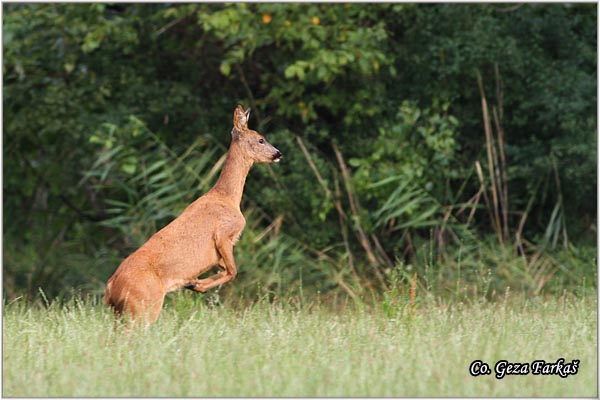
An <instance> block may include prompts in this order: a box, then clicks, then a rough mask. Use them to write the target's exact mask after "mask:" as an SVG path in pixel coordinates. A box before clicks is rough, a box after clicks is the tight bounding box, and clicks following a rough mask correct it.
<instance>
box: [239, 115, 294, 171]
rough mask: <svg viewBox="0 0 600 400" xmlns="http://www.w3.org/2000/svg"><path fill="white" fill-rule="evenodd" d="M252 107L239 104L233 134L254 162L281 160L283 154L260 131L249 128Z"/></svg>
mask: <svg viewBox="0 0 600 400" xmlns="http://www.w3.org/2000/svg"><path fill="white" fill-rule="evenodd" d="M249 117H250V108H248V109H247V110H246V111H244V108H243V107H242V106H240V105H238V106H237V107H236V109H235V111H234V112H233V130H232V131H231V136H232V139H233V141H234V142H236V143H237V144H238V145H239V147H240V148H241V149H243V151H244V152H245V153H246V156H247V157H249V158H250V159H252V161H253V162H279V160H281V157H282V154H281V152H280V151H279V150H277V149H276V148H275V147H273V145H271V144H270V143H269V142H267V140H266V139H265V138H264V136H263V135H261V134H260V133H258V132H256V131H254V130H252V129H249V128H248V118H249Z"/></svg>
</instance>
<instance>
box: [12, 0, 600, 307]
mask: <svg viewBox="0 0 600 400" xmlns="http://www.w3.org/2000/svg"><path fill="white" fill-rule="evenodd" d="M596 12H597V11H596V6H595V4H581V3H579V4H534V3H531V4H523V5H504V4H407V3H398V4H394V3H385V4H381V3H379V4H359V3H347V4H320V3H298V4H294V3H285V4H277V3H233V4H229V3H223V4H204V3H195V4H172V3H168V4H167V3H165V4H161V3H152V4H135V3H128V4H60V3H46V4H5V6H4V13H3V45H4V54H3V59H4V64H3V76H4V92H3V108H4V114H3V115H4V121H3V132H4V135H3V159H4V165H3V167H4V174H3V214H4V225H3V238H4V239H3V244H4V253H3V261H4V285H5V293H7V295H8V296H16V295H17V294H19V293H27V292H29V293H35V291H36V290H37V287H44V288H46V289H47V290H49V291H50V292H51V293H59V292H61V291H63V290H65V288H68V287H75V288H79V289H83V290H88V291H92V292H94V291H98V290H101V288H102V283H103V282H104V281H105V280H106V279H107V278H108V276H109V275H110V273H112V271H113V270H114V269H115V268H116V266H117V265H118V261H119V260H120V258H121V257H123V256H124V255H126V254H127V253H128V252H130V251H132V249H134V248H135V247H136V246H138V245H139V244H141V243H143V241H144V240H146V239H147V238H148V237H149V236H150V235H151V234H152V233H153V232H155V231H156V230H157V229H159V228H160V227H162V226H164V225H165V224H167V223H168V222H169V221H170V220H171V219H172V218H174V217H175V216H177V215H178V213H179V212H181V210H182V209H183V207H185V205H186V204H188V203H189V202H190V201H192V200H193V199H194V198H196V197H198V196H199V195H201V194H202V193H203V192H204V191H205V190H207V189H208V188H210V185H211V184H212V183H213V182H214V179H215V171H214V170H213V166H214V165H215V164H217V162H218V161H219V160H220V158H221V157H222V155H223V153H224V152H225V151H226V148H227V145H228V142H229V131H230V129H231V126H230V124H231V113H232V112H233V109H234V107H235V106H236V104H237V103H241V104H243V105H244V106H245V107H248V106H249V107H251V108H252V110H253V113H252V116H251V121H250V125H251V126H252V127H253V128H254V129H256V130H258V131H259V132H261V133H263V134H265V135H266V136H267V137H268V138H269V141H270V142H271V143H273V144H274V145H275V146H277V147H278V148H279V149H281V150H282V152H283V153H284V154H285V159H284V162H283V163H281V164H280V165H278V166H277V167H271V166H259V167H257V168H255V170H253V171H252V172H251V176H250V178H249V179H248V182H247V186H246V192H245V197H244V209H245V210H248V213H249V220H250V221H251V222H252V223H251V224H249V226H248V228H247V232H246V233H245V234H244V235H245V236H244V238H243V240H242V242H241V243H240V246H241V247H242V251H241V253H242V254H241V255H240V257H241V258H242V259H243V261H245V263H241V264H245V265H246V266H247V267H246V268H247V269H246V271H247V272H246V275H245V276H244V274H243V273H242V276H241V277H240V278H241V279H242V280H244V279H245V280H246V282H248V287H250V286H251V285H257V284H261V282H262V284H263V285H264V286H265V287H271V286H269V285H273V286H272V287H275V286H276V287H277V288H279V289H281V288H289V287H293V286H294V285H296V286H297V285H306V286H311V285H312V286H313V287H314V288H315V290H320V291H328V290H338V289H339V290H345V291H346V292H348V293H355V292H356V288H357V287H365V286H370V285H371V286H377V285H380V284H381V285H386V283H385V282H387V281H389V279H388V278H389V274H390V271H391V270H393V269H394V268H396V267H397V266H398V265H405V264H411V263H415V264H418V260H421V261H422V264H421V265H425V264H427V263H432V262H433V260H434V259H440V258H444V257H449V258H452V257H454V255H456V254H457V251H458V250H457V249H464V248H465V246H467V247H466V248H470V249H473V248H474V247H477V245H475V243H480V242H483V241H490V240H491V241H496V237H497V240H499V241H500V242H501V245H502V246H505V245H507V244H510V245H511V246H513V245H514V246H513V247H515V248H516V250H514V251H515V254H517V255H518V254H522V255H525V254H536V252H537V251H538V250H540V251H542V250H543V251H544V252H549V251H550V252H551V251H554V250H557V249H565V250H568V251H569V252H570V254H575V253H577V252H578V251H579V252H581V251H583V250H577V249H580V248H581V247H582V246H584V247H585V246H590V245H591V246H594V245H593V244H592V243H595V235H596V225H595V221H596V216H597V210H596V186H597V176H596V159H597V154H596V148H597V146H596V140H597V137H596V132H597V120H596V109H597V105H596V101H597V98H596V93H597V76H596V71H597V64H596V62H597V52H596V49H597V43H596V38H597V26H596V21H597V16H596ZM267 237H268V238H269V239H268V240H267V239H266V238H267ZM490 238H491V239H490ZM478 241H479V242H478ZM462 251H465V250H462ZM511 251H512V250H511ZM528 252H529V253H528ZM592 253H593V252H592ZM577 254H579V256H577V257H579V258H582V259H585V258H586V257H587V256H588V254H590V253H589V252H583V253H577ZM556 257H558V259H560V261H558V262H557V265H558V264H560V265H561V266H562V267H561V268H562V269H564V270H567V272H568V274H570V275H568V276H570V277H571V278H572V279H575V280H576V279H579V277H580V275H579V274H577V273H574V272H573V268H574V267H572V266H569V265H570V264H569V265H567V264H568V262H565V261H564V258H560V257H562V256H556ZM567 258H568V257H567ZM424 260H425V261H424ZM473 262H474V263H475V264H477V263H478V262H480V261H473ZM565 265H567V266H566V267H565ZM574 265H575V264H574ZM270 266H273V269H272V270H269V271H266V270H265V268H267V269H268V268H271V267H270ZM299 266H301V267H299ZM438 267H439V269H440V271H442V272H440V273H442V274H444V273H446V272H444V270H443V268H444V267H443V266H441V265H440V266H438ZM448 268H450V267H448ZM523 268H526V267H523ZM261 269H262V270H261ZM585 273H589V271H587V272H585ZM498 274H499V275H501V273H500V272H498ZM534 275H535V274H532V276H534ZM532 279H534V278H532ZM298 282H299V283H298ZM348 282H352V283H350V284H349V283H348ZM538 283H539V282H538ZM538 283H531V285H533V286H536V285H537V284H538ZM344 287H346V288H345V289H344ZM340 288H342V289H340Z"/></svg>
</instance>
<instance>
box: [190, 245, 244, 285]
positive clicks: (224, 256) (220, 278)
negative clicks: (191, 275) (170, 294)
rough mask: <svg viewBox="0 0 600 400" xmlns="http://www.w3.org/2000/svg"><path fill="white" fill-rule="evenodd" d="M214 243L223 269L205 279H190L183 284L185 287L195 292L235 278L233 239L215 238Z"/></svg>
mask: <svg viewBox="0 0 600 400" xmlns="http://www.w3.org/2000/svg"><path fill="white" fill-rule="evenodd" d="M215 244H216V247H217V250H218V252H219V254H220V255H221V261H220V262H219V264H220V265H221V266H222V267H223V268H224V270H223V271H221V272H219V273H218V274H215V275H213V276H211V277H208V278H206V279H198V280H195V281H192V282H190V284H188V285H186V286H185V288H186V289H190V290H193V291H196V292H206V291H207V290H210V289H212V288H214V287H215V286H219V285H222V284H224V283H227V282H229V281H231V280H233V278H235V276H236V275H237V266H236V265H235V260H234V258H233V241H232V240H231V239H230V238H224V239H221V240H219V238H217V240H216V241H215Z"/></svg>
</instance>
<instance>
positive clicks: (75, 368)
mask: <svg viewBox="0 0 600 400" xmlns="http://www.w3.org/2000/svg"><path fill="white" fill-rule="evenodd" d="M191 298H193V299H196V300H197V299H199V298H200V297H199V296H194V297H191ZM171 300H172V301H170V302H169V304H168V305H167V306H166V309H165V310H164V311H163V314H162V315H161V318H160V319H159V321H158V323H157V324H156V325H154V326H152V327H151V328H149V329H148V330H145V331H136V330H134V331H129V332H123V331H121V330H117V331H115V330H114V329H113V321H112V316H111V315H110V313H109V312H108V311H107V310H106V309H105V308H103V307H101V306H99V305H97V304H95V303H94V302H93V301H92V302H82V301H77V300H74V301H71V302H70V303H68V304H66V305H65V306H60V305H58V303H53V304H51V305H50V306H49V307H41V306H31V305H27V304H25V303H24V302H19V301H17V302H14V303H13V304H6V305H5V306H4V316H3V327H4V331H3V393H2V394H3V396H4V397H23V396H24V397H71V396H77V397H95V396H102V397H122V396H127V397H163V396H166V397H218V396H226V397H237V396H248V397H254V396H258V397H271V396H276V397H285V396H305V397H310V396H344V397H354V396H359V397H367V396H376V397H386V396H390V397H402V396H411V397H417V396H426V397H434V396H455V397H463V396H464V397H468V396H471V397H481V396H484V397H488V396H503V397H510V396H519V397H528V396H546V397H563V396H576V397H596V396H597V395H598V392H597V374H598V370H597V365H598V364H597V361H598V360H597V343H596V337H597V314H596V307H597V304H596V299H595V297H593V296H583V297H574V296H569V295H565V296H562V297H560V298H557V297H554V298H549V299H547V300H545V301H542V300H541V299H539V298H536V299H533V300H527V299H525V298H523V297H520V296H513V295H511V294H510V293H507V294H505V298H504V299H503V300H502V301H499V302H495V303H488V302H486V301H478V302H472V303H471V304H466V303H455V304H450V305H448V304H445V303H443V302H439V301H425V302H422V303H420V304H417V307H416V309H415V310H414V312H413V313H412V314H404V315H401V314H398V315H394V316H391V315H390V314H389V313H386V312H385V311H384V310H382V309H381V308H380V307H377V306H361V307H356V306H355V305H354V304H355V303H348V304H346V305H338V306H337V307H335V308H332V307H330V306H325V305H323V304H319V303H318V302H315V303H312V304H308V305H307V304H305V305H300V303H299V302H296V303H294V302H287V303H283V302H277V303H275V304H271V303H268V302H258V303H254V304H252V305H249V306H244V305H241V304H230V303H227V304H224V305H222V306H220V307H211V306H208V305H206V304H205V302H202V301H199V302H196V303H195V304H191V303H190V301H188V300H187V297H186V296H184V295H176V296H174V297H173V298H172V299H171ZM558 358H565V360H566V361H567V362H569V361H571V360H573V359H579V360H580V367H579V371H578V373H577V374H576V375H572V376H569V377H567V378H560V377H558V376H541V375H538V376H536V375H531V374H530V375H527V376H508V377H506V378H504V379H502V380H498V379H496V378H495V377H494V376H493V374H492V375H490V376H480V377H472V376H471V375H470V374H469V366H470V364H471V362H472V361H474V360H476V359H479V360H483V361H485V362H487V363H488V364H490V366H491V367H492V368H493V366H494V363H495V362H497V361H499V360H501V359H506V360H509V361H511V362H533V361H534V360H539V359H543V360H546V361H549V362H556V360H557V359H558Z"/></svg>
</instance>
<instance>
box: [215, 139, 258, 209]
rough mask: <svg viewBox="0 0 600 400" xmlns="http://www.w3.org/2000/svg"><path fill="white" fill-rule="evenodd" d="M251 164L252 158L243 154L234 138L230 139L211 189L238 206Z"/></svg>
mask: <svg viewBox="0 0 600 400" xmlns="http://www.w3.org/2000/svg"><path fill="white" fill-rule="evenodd" d="M252 164H253V161H252V159H250V158H248V157H247V156H246V155H245V154H244V152H243V151H242V150H241V149H240V148H239V145H238V144H237V142H236V141H235V140H234V141H232V142H231V146H229V151H228V152H227V157H226V158H225V165H224V166H223V169H222V170H221V175H220V176H219V179H218V180H217V182H216V183H215V186H213V190H214V191H215V192H217V193H219V194H221V195H223V196H225V197H227V198H228V199H229V200H230V201H231V202H232V203H234V204H235V205H237V206H238V207H239V206H240V204H241V202H242V195H243V193H244V185H245V183H246V177H247V176H248V172H250V167H252Z"/></svg>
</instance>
